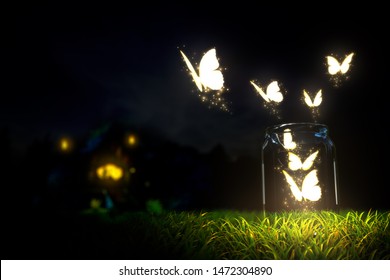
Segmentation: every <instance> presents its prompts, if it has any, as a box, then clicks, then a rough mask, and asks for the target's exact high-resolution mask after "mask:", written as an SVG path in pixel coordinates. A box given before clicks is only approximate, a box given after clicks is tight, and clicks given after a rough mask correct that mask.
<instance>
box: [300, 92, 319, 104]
mask: <svg viewBox="0 0 390 280" xmlns="http://www.w3.org/2000/svg"><path fill="white" fill-rule="evenodd" d="M303 95H304V97H305V102H306V104H307V106H309V107H318V106H320V104H321V102H322V90H321V89H320V90H319V91H318V92H317V94H316V96H315V97H314V100H311V98H310V96H309V94H308V93H307V92H306V90H303Z"/></svg>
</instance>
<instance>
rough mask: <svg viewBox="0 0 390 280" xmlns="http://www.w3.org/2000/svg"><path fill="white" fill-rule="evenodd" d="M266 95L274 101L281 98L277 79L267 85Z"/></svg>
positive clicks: (278, 100)
mask: <svg viewBox="0 0 390 280" xmlns="http://www.w3.org/2000/svg"><path fill="white" fill-rule="evenodd" d="M266 92H267V96H268V98H269V99H270V100H272V101H275V102H278V103H279V102H281V101H282V100H283V94H282V93H281V92H280V88H279V85H278V82H277V81H273V82H272V83H270V84H269V85H268V86H267V90H266Z"/></svg>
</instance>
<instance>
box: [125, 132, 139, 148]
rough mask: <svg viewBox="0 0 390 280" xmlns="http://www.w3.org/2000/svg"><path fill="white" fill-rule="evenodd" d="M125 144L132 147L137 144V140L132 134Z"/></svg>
mask: <svg viewBox="0 0 390 280" xmlns="http://www.w3.org/2000/svg"><path fill="white" fill-rule="evenodd" d="M127 143H128V144H129V145H130V146H134V145H135V144H136V143H137V138H136V137H135V135H133V134H131V135H129V137H128V138H127Z"/></svg>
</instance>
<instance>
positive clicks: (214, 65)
mask: <svg viewBox="0 0 390 280" xmlns="http://www.w3.org/2000/svg"><path fill="white" fill-rule="evenodd" d="M180 53H181V55H182V56H183V59H184V62H185V63H186V64H187V67H188V69H189V70H190V72H191V75H192V78H193V79H194V82H195V84H196V86H197V87H198V89H199V90H200V91H207V89H212V90H221V89H222V87H223V84H224V79H223V75H222V72H221V71H220V70H218V68H219V62H218V59H217V55H216V50H215V49H210V50H208V51H207V52H206V53H205V54H204V55H203V57H202V59H201V60H200V63H199V75H198V74H197V73H196V71H195V69H194V67H193V66H192V64H191V62H190V60H189V59H188V58H187V56H186V55H185V54H184V53H183V52H182V51H180Z"/></svg>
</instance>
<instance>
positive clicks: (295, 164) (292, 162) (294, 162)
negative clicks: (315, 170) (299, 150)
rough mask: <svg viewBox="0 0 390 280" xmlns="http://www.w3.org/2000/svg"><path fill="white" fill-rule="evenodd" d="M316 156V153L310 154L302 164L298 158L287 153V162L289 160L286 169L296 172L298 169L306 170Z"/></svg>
mask: <svg viewBox="0 0 390 280" xmlns="http://www.w3.org/2000/svg"><path fill="white" fill-rule="evenodd" d="M317 155H318V151H316V152H314V153H312V154H311V155H310V156H309V157H308V158H307V159H306V160H305V161H304V162H302V161H301V159H300V158H299V156H297V155H296V154H294V153H292V152H288V160H289V163H288V168H290V169H291V170H298V169H303V170H308V169H310V168H311V167H312V165H313V163H314V160H315V159H316V157H317Z"/></svg>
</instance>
